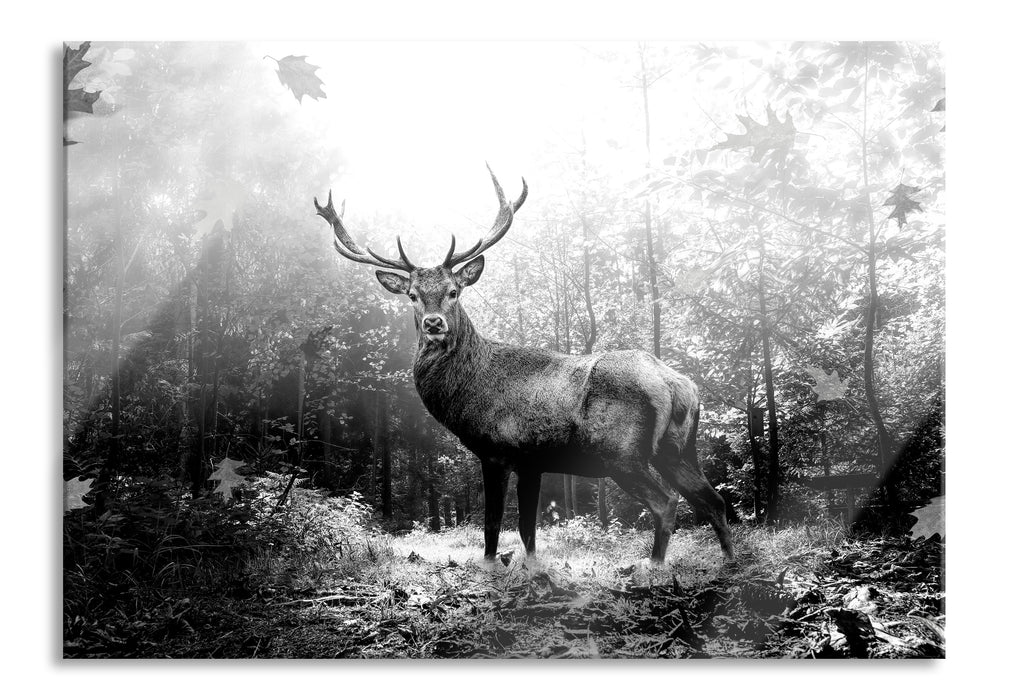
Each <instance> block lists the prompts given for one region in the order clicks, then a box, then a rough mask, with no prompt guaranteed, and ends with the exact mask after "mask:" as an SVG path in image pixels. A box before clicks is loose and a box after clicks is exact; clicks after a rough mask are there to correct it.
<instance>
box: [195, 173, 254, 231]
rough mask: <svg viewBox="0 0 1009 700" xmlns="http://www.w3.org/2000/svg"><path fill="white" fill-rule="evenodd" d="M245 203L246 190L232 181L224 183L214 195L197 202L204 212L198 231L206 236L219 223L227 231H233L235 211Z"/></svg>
mask: <svg viewBox="0 0 1009 700" xmlns="http://www.w3.org/2000/svg"><path fill="white" fill-rule="evenodd" d="M244 201H245V190H243V189H242V187H241V186H240V185H239V184H238V183H236V182H234V181H231V180H224V181H222V182H221V183H220V184H219V185H218V186H217V187H216V189H215V190H214V195H213V196H212V197H208V198H206V199H199V200H197V201H196V205H197V206H196V208H197V209H199V210H201V211H203V212H204V214H205V215H204V217H203V218H202V219H200V220H199V221H197V222H196V231H197V233H199V234H200V235H201V236H205V235H207V234H209V233H211V232H212V231H213V230H214V226H216V225H217V222H218V221H220V222H221V226H222V227H223V228H224V230H226V231H230V230H231V226H232V223H233V219H234V215H235V211H236V210H237V209H238V207H240V206H241V205H242V203H243V202H244Z"/></svg>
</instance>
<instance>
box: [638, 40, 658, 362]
mask: <svg viewBox="0 0 1009 700" xmlns="http://www.w3.org/2000/svg"><path fill="white" fill-rule="evenodd" d="M638 58H639V59H640V62H641V102H642V107H643V109H644V114H645V153H646V155H647V158H648V161H647V162H646V163H645V167H646V168H647V175H646V177H647V178H648V179H651V167H652V115H651V108H650V107H649V104H648V88H649V87H651V82H650V81H649V73H648V65H647V62H646V61H645V47H644V45H643V44H642V45H639V46H638ZM653 235H654V234H653V231H652V199H651V195H648V196H647V197H646V198H645V253H646V255H647V256H648V291H649V296H650V298H651V305H652V354H653V355H655V357H662V307H661V306H660V305H659V285H658V276H657V274H656V269H655V268H656V261H655V242H654V240H653Z"/></svg>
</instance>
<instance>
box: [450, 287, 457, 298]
mask: <svg viewBox="0 0 1009 700" xmlns="http://www.w3.org/2000/svg"><path fill="white" fill-rule="evenodd" d="M457 296H459V292H458V290H455V289H453V290H452V291H451V292H449V293H448V298H449V299H455V298H456V297H457Z"/></svg>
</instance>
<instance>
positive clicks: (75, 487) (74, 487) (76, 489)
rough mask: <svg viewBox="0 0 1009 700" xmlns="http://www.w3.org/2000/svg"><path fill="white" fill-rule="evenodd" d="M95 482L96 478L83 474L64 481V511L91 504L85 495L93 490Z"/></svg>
mask: <svg viewBox="0 0 1009 700" xmlns="http://www.w3.org/2000/svg"><path fill="white" fill-rule="evenodd" d="M93 482H94V479H85V478H84V477H83V476H82V477H79V478H77V479H71V480H70V481H64V482H63V512H64V513H66V512H68V511H71V510H74V509H76V508H87V507H88V505H90V504H88V503H85V502H84V496H87V495H88V493H90V492H91V484H92V483H93Z"/></svg>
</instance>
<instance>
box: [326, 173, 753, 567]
mask: <svg viewBox="0 0 1009 700" xmlns="http://www.w3.org/2000/svg"><path fill="white" fill-rule="evenodd" d="M488 170H490V167H489V166H488ZM490 175H491V181H492V182H493V184H494V191H495V192H496V194H497V199H498V204H499V208H498V214H497V218H496V219H495V221H494V225H493V226H492V228H491V230H490V233H489V234H488V235H487V236H485V237H484V238H482V239H480V240H478V241H477V242H476V244H474V245H473V246H472V247H470V248H468V249H466V250H464V251H462V252H456V241H455V236H454V235H453V236H452V242H451V245H450V246H449V250H448V254H447V255H446V256H445V259H444V260H443V261H442V262H441V264H440V265H436V266H434V267H418V266H416V265H414V264H413V263H412V262H411V261H410V259H409V258H408V257H407V255H406V251H404V249H403V243H402V241H401V240H400V239H399V237H397V238H396V245H397V248H398V250H399V258H398V259H395V258H387V257H383V256H381V255H379V254H377V253H375V252H374V251H373V250H371V248H364V249H362V248H361V247H360V246H359V245H358V244H357V243H355V242H354V240H353V239H352V238H351V237H350V235H349V234H348V233H347V229H346V228H345V227H344V224H343V221H342V220H341V217H340V215H338V214H337V212H336V210H335V209H334V208H333V193H332V191H330V193H329V201H328V202H327V203H326V206H320V205H319V201H318V199H316V200H315V207H316V210H317V211H318V213H319V215H320V216H322V217H323V218H324V219H325V220H326V221H327V222H328V223H329V224H330V226H331V227H332V229H333V234H334V238H333V245H334V246H335V247H336V251H337V252H338V253H339V254H340V255H342V256H343V257H345V258H348V259H350V260H353V261H354V262H358V263H364V264H367V265H374V266H375V267H378V268H382V269H380V270H378V271H377V272H376V273H375V274H376V276H377V277H378V281H379V282H380V283H381V285H382V286H383V287H385V288H386V289H387V290H388V291H390V292H392V293H393V294H404V295H406V296H407V298H409V300H410V303H411V305H412V306H413V316H414V322H415V324H416V327H417V349H416V355H415V357H414V364H413V375H414V382H415V384H416V387H417V392H418V393H419V394H420V398H421V400H422V401H423V403H424V406H425V407H426V408H427V410H428V411H429V412H430V413H431V415H432V416H434V418H435V419H436V420H438V422H440V423H441V424H442V425H444V426H445V427H446V428H448V429H449V430H450V431H452V432H453V433H454V434H455V435H456V436H457V437H458V438H459V440H460V441H461V442H462V444H463V445H465V446H466V447H467V448H468V449H469V450H470V451H472V452H473V453H474V454H475V455H476V456H477V457H478V458H479V460H480V463H481V466H482V471H483V482H484V495H485V516H484V518H485V519H484V557H485V558H486V559H488V560H491V561H492V560H494V558H495V557H496V554H497V546H498V536H499V533H500V531H501V517H502V515H503V512H504V502H505V489H506V487H507V484H508V477H509V474H510V473H511V472H515V474H516V475H517V477H518V478H517V491H518V506H519V534H520V536H521V539H522V543H523V545H524V546H525V549H526V552H527V555H529V556H532V555H534V554H535V551H536V520H537V516H538V512H537V511H538V507H539V492H540V479H541V477H542V475H543V474H544V473H545V472H553V473H561V474H574V475H577V476H584V477H592V478H598V477H609V478H611V479H613V481H615V482H616V483H617V484H618V485H619V486H620V487H621V488H622V489H623V490H624V491H626V492H627V493H628V494H630V495H631V496H633V497H634V498H636V499H638V500H639V501H641V502H642V503H643V504H644V505H645V507H647V508H648V510H649V511H650V512H651V514H652V518H653V521H654V524H655V540H654V544H653V545H652V552H651V558H652V559H653V560H654V561H656V562H662V561H663V560H664V559H665V555H666V547H667V545H668V543H669V536H670V533H671V532H672V531H673V530H674V528H675V525H676V507H677V504H678V502H679V495H678V494H677V492H678V493H679V494H682V495H683V496H684V497H685V498H686V499H687V501H688V502H689V503H690V505H691V506H693V508H694V512H695V513H696V514H697V515H698V516H700V517H701V518H704V519H707V520H708V521H710V522H711V524H712V525H713V526H714V529H715V532H716V534H717V535H718V539H719V541H720V543H721V547H722V551H723V553H724V554H725V556H726V557H727V558H728V559H730V560H731V559H732V557H733V553H732V541H731V538H730V535H729V528H728V525H727V523H726V518H725V504H724V502H723V501H722V498H721V496H719V495H718V493H717V492H716V491H715V490H714V489H713V488H712V487H711V485H710V484H709V483H708V481H707V479H705V477H704V473H703V472H702V471H701V468H700V466H699V464H698V460H697V426H698V417H699V403H698V392H697V387H696V386H695V385H694V383H693V382H692V381H691V380H689V379H688V378H687V377H685V376H683V375H682V374H680V373H679V372H676V371H674V370H672V369H670V368H669V367H667V366H666V365H664V364H662V363H661V362H659V360H658V359H656V358H655V357H654V356H653V355H649V354H648V353H645V352H640V351H619V352H604V353H599V354H595V355H564V354H561V353H557V352H550V351H548V350H541V349H539V348H527V347H516V346H514V345H506V344H504V343H499V342H495V341H493V340H489V339H487V338H484V337H483V336H481V335H480V333H479V332H478V331H477V329H476V328H474V326H473V323H472V322H471V321H470V318H469V316H468V315H467V314H466V311H465V309H464V308H463V305H462V294H463V292H464V290H465V289H466V288H467V287H470V286H472V285H474V284H476V282H477V281H478V280H479V279H480V275H481V273H482V272H483V269H484V256H483V253H484V252H485V251H486V250H487V249H488V248H490V247H491V246H493V245H494V244H495V243H497V242H498V241H500V240H501V238H502V237H503V236H504V235H505V233H507V232H508V229H509V227H510V226H511V224H512V220H513V218H514V216H515V212H516V211H518V210H519V208H520V207H521V206H522V204H523V202H525V199H526V195H527V194H528V187H527V186H526V182H525V179H523V180H522V193H521V194H520V195H519V197H518V199H516V200H515V201H514V202H509V201H508V200H507V198H506V197H505V194H504V191H503V190H502V189H501V185H500V184H499V183H498V180H497V178H496V177H495V176H494V172H493V171H491V173H490ZM460 266H461V267H460ZM389 270H399V271H400V272H402V273H405V274H397V273H395V272H390V271H389ZM649 465H651V466H652V467H653V468H654V469H655V471H656V472H658V474H660V475H661V476H662V478H663V479H665V481H666V482H668V484H669V485H670V486H672V488H673V490H672V491H670V490H669V489H668V488H667V487H666V486H665V485H663V483H662V482H661V481H660V480H658V479H656V478H654V476H653V475H652V474H651V473H650V472H649V469H648V467H649Z"/></svg>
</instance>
